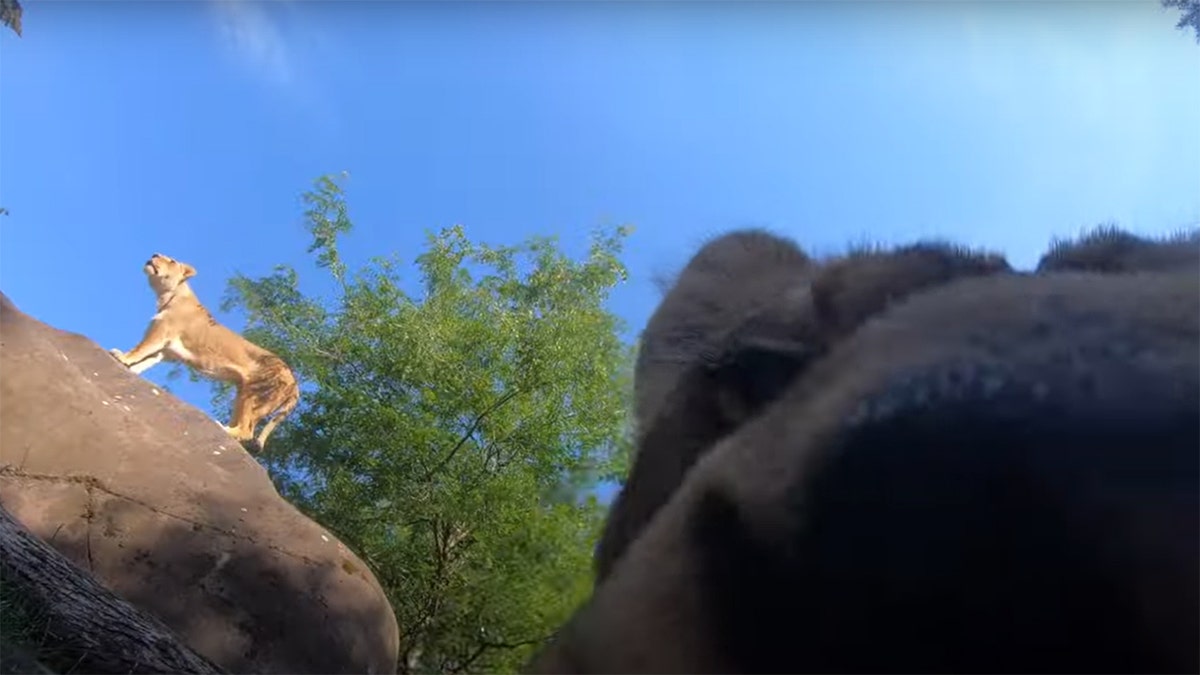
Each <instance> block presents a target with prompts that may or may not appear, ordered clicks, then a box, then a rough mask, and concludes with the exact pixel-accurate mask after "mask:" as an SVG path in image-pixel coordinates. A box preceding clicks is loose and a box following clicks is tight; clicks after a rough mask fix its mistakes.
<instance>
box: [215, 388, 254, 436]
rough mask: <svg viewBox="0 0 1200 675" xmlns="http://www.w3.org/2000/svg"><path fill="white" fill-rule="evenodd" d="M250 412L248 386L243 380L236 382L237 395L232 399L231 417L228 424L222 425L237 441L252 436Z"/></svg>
mask: <svg viewBox="0 0 1200 675" xmlns="http://www.w3.org/2000/svg"><path fill="white" fill-rule="evenodd" d="M252 412H253V407H252V405H251V401H250V392H249V387H248V386H246V384H245V383H244V382H241V383H238V385H237V395H236V396H234V399H233V417H232V418H231V419H230V420H229V426H225V425H222V426H223V427H224V429H225V431H227V432H228V433H229V435H230V436H233V437H234V438H235V439H237V441H238V442H245V441H248V440H250V439H251V438H253V437H254V417H252V416H251V414H250V413H252Z"/></svg>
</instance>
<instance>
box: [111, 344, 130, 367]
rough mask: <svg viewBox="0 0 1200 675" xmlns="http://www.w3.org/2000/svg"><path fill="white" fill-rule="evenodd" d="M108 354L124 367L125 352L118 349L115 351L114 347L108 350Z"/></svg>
mask: <svg viewBox="0 0 1200 675" xmlns="http://www.w3.org/2000/svg"><path fill="white" fill-rule="evenodd" d="M108 353H109V354H110V355H111V356H112V357H113V358H114V359H116V360H118V361H120V362H121V365H126V363H125V352H123V351H121V350H120V349H117V348H116V347H113V348H112V349H110V350H108Z"/></svg>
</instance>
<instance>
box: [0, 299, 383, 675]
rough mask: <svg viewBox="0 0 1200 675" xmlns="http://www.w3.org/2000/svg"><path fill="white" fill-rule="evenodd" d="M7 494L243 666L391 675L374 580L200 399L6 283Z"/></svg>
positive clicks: (97, 573)
mask: <svg viewBox="0 0 1200 675" xmlns="http://www.w3.org/2000/svg"><path fill="white" fill-rule="evenodd" d="M0 503H2V504H3V506H4V508H5V509H7V510H8V511H9V512H10V513H11V514H12V515H13V517H14V518H16V519H17V520H19V521H20V522H21V523H22V524H23V525H24V526H25V527H26V528H28V529H29V530H30V531H31V532H33V533H34V534H36V535H37V536H39V537H40V538H42V539H43V540H44V541H46V542H48V543H49V544H50V545H51V546H53V547H54V548H55V549H57V550H58V551H59V552H61V553H62V554H64V555H65V556H66V557H67V558H69V559H70V560H72V561H73V562H74V563H75V564H77V565H79V566H80V567H81V568H83V569H86V570H88V571H89V572H90V573H91V574H92V576H93V577H94V578H95V579H96V580H97V581H99V582H100V583H101V584H102V585H104V586H105V587H106V588H108V589H109V590H111V591H112V592H114V593H115V594H117V595H118V596H120V597H122V598H124V599H125V600H127V601H129V602H130V603H132V604H133V605H134V606H135V607H137V608H138V609H140V610H142V611H143V612H146V613H147V614H150V615H152V616H154V617H156V618H158V619H159V620H161V621H162V622H163V623H164V624H166V625H167V626H169V627H170V628H171V629H172V630H173V631H175V633H177V634H178V635H179V636H180V638H181V639H182V640H183V641H184V642H185V643H187V644H188V645H189V646H190V647H191V648H193V649H194V650H196V651H197V652H198V653H200V654H202V655H204V656H205V657H207V658H209V659H211V660H212V661H213V662H214V663H216V664H218V665H219V666H221V667H222V668H224V669H226V670H228V671H230V672H235V673H394V672H395V670H396V656H397V651H398V643H399V631H398V627H397V624H396V619H395V615H394V613H393V611H392V609H391V606H390V605H389V603H388V601H387V598H386V596H385V594H384V592H383V589H382V588H381V587H380V585H379V583H378V581H377V580H376V579H375V577H374V575H373V574H372V573H371V571H370V570H369V569H368V568H367V566H366V564H364V563H363V561H362V560H360V559H359V558H358V557H357V556H356V555H355V554H354V553H353V552H351V551H350V550H349V549H348V548H347V547H346V546H345V545H343V544H342V543H341V542H340V541H338V540H337V538H335V537H334V536H333V535H332V534H330V533H329V532H328V531H327V530H326V529H324V528H323V527H321V526H320V525H318V524H317V523H315V522H314V521H312V520H311V519H309V518H308V517H307V516H305V515H304V514H302V513H301V512H300V511H299V510H297V509H296V508H295V507H293V506H292V505H291V504H289V503H288V502H287V501H285V500H284V499H283V498H282V497H280V496H279V493H278V492H277V491H276V489H275V487H274V485H273V484H272V482H271V479H270V477H269V476H268V474H267V472H266V470H265V469H264V468H263V467H262V466H261V465H260V464H258V463H257V462H256V461H255V460H254V459H253V458H252V457H250V456H249V455H248V454H247V452H246V451H245V450H244V449H243V448H242V446H240V445H239V444H238V443H237V442H236V441H234V440H233V439H232V438H230V437H229V436H228V435H227V434H226V433H225V432H224V431H223V430H222V429H221V428H220V427H219V426H218V424H217V423H216V422H215V421H214V420H212V419H211V418H209V417H208V416H207V415H205V414H204V413H203V412H201V411H200V410H197V409H196V408H195V407H193V406H191V405H188V404H187V403H184V402H182V401H180V400H179V399H177V398H175V397H174V396H172V395H171V394H169V393H167V392H165V391H162V390H161V389H159V388H158V387H156V386H155V385H154V384H153V383H151V382H150V381H148V380H146V379H144V378H142V377H140V376H138V375H134V374H133V373H130V372H129V371H128V370H127V369H126V368H125V367H124V366H122V365H121V364H119V363H118V362H117V361H116V360H115V359H113V358H112V357H111V356H110V355H109V354H108V353H107V352H105V351H104V350H103V349H102V348H100V347H99V346H98V345H96V344H95V343H94V342H92V341H91V340H89V339H87V338H86V337H83V336H81V335H78V334H75V333H69V332H66V331H62V330H58V329H55V328H53V327H51V326H48V325H46V324H44V323H42V322H40V321H37V320H36V319H34V318H32V317H30V316H28V315H26V314H24V313H22V312H21V311H19V310H18V309H17V308H16V307H15V306H14V305H13V304H12V302H11V301H10V300H9V299H8V298H7V297H6V296H4V295H3V294H0Z"/></svg>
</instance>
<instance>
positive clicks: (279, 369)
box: [254, 357, 300, 450]
mask: <svg viewBox="0 0 1200 675" xmlns="http://www.w3.org/2000/svg"><path fill="white" fill-rule="evenodd" d="M272 361H277V362H278V363H272V365H273V366H274V368H273V370H274V371H275V372H274V373H273V377H272V378H271V379H273V380H275V382H276V383H277V386H278V388H277V389H276V391H278V392H280V393H281V394H282V396H281V397H280V400H279V403H278V404H277V405H275V406H274V410H273V411H272V412H273V413H274V414H273V415H272V417H271V419H270V420H268V421H267V423H266V424H264V425H263V428H262V431H260V432H258V437H257V438H255V439H254V442H255V443H257V444H258V448H259V450H262V449H263V448H265V447H266V445H267V436H270V435H271V432H272V431H274V430H275V427H277V426H279V423H280V422H282V421H283V418H285V417H287V416H288V413H290V412H292V411H293V410H295V409H296V406H297V405H298V404H299V403H300V386H299V385H298V384H296V376H295V375H293V374H292V371H291V369H290V368H288V367H287V364H285V363H284V362H283V360H282V359H279V358H278V357H275V358H274V359H272Z"/></svg>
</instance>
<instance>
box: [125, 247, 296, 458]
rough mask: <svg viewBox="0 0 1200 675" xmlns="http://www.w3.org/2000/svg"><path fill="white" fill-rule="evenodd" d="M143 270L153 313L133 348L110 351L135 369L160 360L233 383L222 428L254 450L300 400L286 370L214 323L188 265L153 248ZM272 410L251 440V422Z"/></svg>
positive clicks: (268, 354) (269, 355)
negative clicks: (152, 297)
mask: <svg viewBox="0 0 1200 675" xmlns="http://www.w3.org/2000/svg"><path fill="white" fill-rule="evenodd" d="M143 271H144V272H145V273H146V277H147V279H148V280H149V282H150V287H151V288H152V289H153V290H154V294H155V296H157V308H158V313H156V314H155V315H154V317H153V318H152V319H151V321H150V326H149V327H148V328H147V329H146V333H145V336H144V337H143V338H142V341H141V342H140V343H138V345H137V346H136V347H134V348H133V349H131V350H129V351H128V352H122V351H121V350H119V349H112V350H110V353H111V354H112V355H113V356H114V357H116V359H117V360H118V361H120V362H121V363H123V364H125V365H126V366H128V367H129V369H130V370H132V371H133V372H135V373H142V372H144V371H145V370H146V369H148V368H150V367H151V366H154V365H156V364H158V363H159V362H161V361H163V360H166V361H172V362H176V363H182V364H185V365H187V366H188V367H189V368H191V369H192V370H194V371H196V372H198V373H200V374H202V375H204V376H206V377H210V378H213V379H216V380H221V381H223V382H229V383H231V384H233V385H234V386H235V387H236V388H237V394H236V396H235V397H234V402H233V418H232V420H231V421H230V423H229V425H228V426H225V425H222V426H223V428H224V429H225V430H226V431H228V432H229V433H230V435H232V436H233V437H234V438H236V439H237V440H238V441H241V442H246V441H251V440H254V441H255V442H256V443H257V444H258V447H259V448H260V449H261V448H263V447H265V446H266V442H267V437H268V436H270V434H271V431H273V430H274V429H275V426H276V425H278V424H279V422H280V421H282V419H283V418H284V416H286V415H287V414H288V413H290V412H291V411H292V410H293V409H294V408H295V407H296V405H297V404H298V403H299V402H300V389H299V387H298V385H297V383H296V378H295V376H294V375H293V374H292V371H291V369H290V368H288V366H287V364H286V363H284V362H283V360H282V359H280V358H279V357H278V356H276V355H275V354H273V353H271V352H270V351H268V350H266V349H263V348H262V347H259V346H258V345H256V344H254V343H252V342H250V341H249V340H247V339H246V338H244V337H242V336H241V335H239V334H238V333H236V332H234V331H232V330H229V329H228V328H226V327H225V326H222V325H221V324H219V323H217V321H216V319H214V318H213V316H212V314H210V313H209V311H208V310H207V309H205V307H204V305H202V304H201V303H200V300H199V299H198V298H197V297H196V294H195V293H194V292H192V289H191V287H190V286H189V285H188V281H187V280H188V279H190V278H192V277H194V276H196V269H195V268H194V267H192V266H191V265H188V264H187V263H183V262H180V261H178V260H174V259H172V258H169V257H167V256H164V255H162V254H160V253H155V254H154V255H153V256H151V257H150V260H148V261H146V265H145V267H144V268H143ZM272 415H274V416H273V417H272V419H270V420H269V421H268V422H267V423H266V425H265V426H264V427H263V429H262V431H261V432H260V433H259V434H258V437H257V439H256V438H255V437H254V429H255V427H256V426H257V425H258V423H259V422H260V421H262V420H263V419H265V418H267V417H269V416H272Z"/></svg>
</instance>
